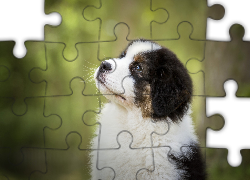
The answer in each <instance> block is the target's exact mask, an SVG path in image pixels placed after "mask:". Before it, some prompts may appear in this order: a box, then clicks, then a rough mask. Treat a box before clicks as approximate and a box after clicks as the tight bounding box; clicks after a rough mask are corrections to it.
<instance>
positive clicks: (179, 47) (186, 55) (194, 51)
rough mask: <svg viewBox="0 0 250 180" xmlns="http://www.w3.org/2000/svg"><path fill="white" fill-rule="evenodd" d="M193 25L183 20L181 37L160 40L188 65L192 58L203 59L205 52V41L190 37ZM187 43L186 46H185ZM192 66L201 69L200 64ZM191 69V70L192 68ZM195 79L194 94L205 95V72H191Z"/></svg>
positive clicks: (160, 42) (180, 28)
mask: <svg viewBox="0 0 250 180" xmlns="http://www.w3.org/2000/svg"><path fill="white" fill-rule="evenodd" d="M192 31H193V26H192V24H190V23H189V22H181V23H180V24H179V25H178V34H179V38H178V39H174V40H167V41H158V43H159V44H161V45H163V46H165V47H167V48H169V49H170V50H171V51H173V52H174V53H175V54H177V57H178V58H179V59H180V61H181V62H182V63H183V64H184V65H186V63H187V62H188V61H189V60H190V59H192V58H197V59H203V58H204V53H205V44H206V42H205V41H201V40H193V39H190V36H191V33H192ZM185 45H186V46H185ZM191 68H192V69H193V68H196V69H201V65H200V64H195V65H192V66H191ZM192 69H191V70H192ZM188 70H189V69H188ZM191 72H192V71H191ZM189 75H190V76H191V78H192V80H193V86H194V88H193V89H194V92H193V95H201V94H202V95H204V93H205V89H204V86H203V85H204V83H205V82H204V74H203V73H200V72H199V73H197V72H196V73H189Z"/></svg>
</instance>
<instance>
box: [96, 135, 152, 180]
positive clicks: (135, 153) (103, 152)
mask: <svg viewBox="0 0 250 180" xmlns="http://www.w3.org/2000/svg"><path fill="white" fill-rule="evenodd" d="M129 139H130V141H129ZM116 140H117V142H116V143H117V144H118V145H119V146H118V148H110V149H100V150H98V151H97V152H94V153H97V156H96V155H95V156H93V157H94V158H95V159H94V161H92V162H98V163H97V165H96V167H97V169H98V170H100V169H103V168H111V169H113V171H114V172H115V174H114V172H112V173H111V172H107V173H103V174H102V176H100V174H99V172H98V171H96V169H95V164H92V170H94V171H93V172H92V178H93V179H98V178H100V177H102V178H103V179H112V178H113V176H114V175H115V177H114V178H115V179H135V178H136V173H137V171H139V170H140V169H143V168H147V169H149V170H150V168H151V167H152V165H153V157H152V150H151V149H150V148H132V147H131V144H132V142H133V136H132V134H131V133H130V132H128V131H121V132H120V133H119V134H117V137H116ZM100 148H101V147H100ZM125 159H126V162H127V163H125V164H124V161H125ZM135 159H136V160H135ZM131 163H133V166H131ZM135 167H136V168H135ZM124 169H125V170H124ZM124 173H125V174H124Z"/></svg>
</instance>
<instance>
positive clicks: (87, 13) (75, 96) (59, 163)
mask: <svg viewBox="0 0 250 180" xmlns="http://www.w3.org/2000/svg"><path fill="white" fill-rule="evenodd" d="M85 8H86V9H85ZM55 11H56V12H59V13H60V14H61V16H62V23H61V25H60V26H58V27H52V26H45V42H31V41H30V42H26V44H25V45H26V48H27V50H28V53H27V55H26V56H25V57H24V58H23V59H16V58H15V57H14V56H13V54H12V50H13V47H14V42H0V49H1V53H0V179H7V178H6V177H8V178H9V179H11V180H12V179H13V180H15V179H28V178H31V179H60V180H64V179H65V180H66V179H72V180H76V179H90V175H89V157H88V154H89V152H90V150H86V149H88V148H89V147H90V140H91V138H92V137H93V136H94V134H93V132H94V129H95V128H99V125H98V124H96V120H95V118H96V115H97V114H98V113H99V112H100V111H101V106H102V104H103V103H105V102H106V100H105V98H103V97H102V96H101V95H100V94H99V93H98V91H97V89H96V87H95V83H94V80H93V73H94V70H95V69H96V68H97V67H98V66H99V65H100V62H101V61H102V60H104V59H107V58H109V57H116V56H118V55H119V54H120V52H121V51H122V50H123V49H124V48H125V47H126V45H127V43H129V41H130V40H133V39H136V38H146V39H152V40H155V41H156V42H158V43H159V44H161V45H163V46H166V47H168V48H169V49H171V50H172V51H174V52H175V53H176V54H177V56H178V57H179V59H180V60H181V61H182V62H183V64H185V65H186V64H187V62H189V60H195V59H196V60H200V61H202V60H204V63H199V61H192V62H195V63H192V64H191V65H190V66H188V65H187V68H188V71H189V72H190V76H191V77H192V79H193V82H194V95H195V96H194V97H193V106H192V107H193V114H192V116H193V119H194V124H195V127H196V130H197V134H198V136H199V139H200V143H201V146H202V147H205V145H206V144H205V133H206V128H207V127H208V126H212V127H215V128H217V129H219V128H220V127H222V126H223V123H224V122H223V119H222V118H221V117H220V116H215V117H213V121H212V122H210V120H209V118H207V117H206V116H205V97H204V95H205V94H217V93H219V92H220V91H221V89H222V88H223V84H222V83H223V78H225V77H237V78H238V79H237V80H238V83H240V84H244V87H243V86H242V87H241V91H240V92H238V93H239V95H241V96H249V92H250V91H248V89H249V79H250V78H244V77H248V76H249V73H248V72H247V71H246V69H245V67H244V66H242V67H240V68H238V66H235V64H238V63H239V59H240V63H241V64H245V63H248V64H249V62H248V56H249V51H248V49H249V44H243V42H242V41H241V39H240V38H241V37H242V34H244V29H243V28H242V27H241V26H235V27H234V28H233V31H234V32H233V33H234V37H235V38H236V40H235V41H234V43H218V42H213V41H202V40H204V39H205V37H206V36H205V35H206V20H207V17H208V13H209V14H210V13H212V14H214V15H216V13H218V14H221V13H223V12H221V11H223V10H221V9H217V10H216V11H215V10H214V11H211V10H210V11H209V10H208V8H207V5H206V1H205V0H204V1H201V0H189V1H185V0H182V1H181V0H178V1H174V0H165V1H162V0H153V1H150V0H146V1H142V0H138V1H134V0H126V1H124V0H123V1H122V0H109V1H107V0H105V1H99V0H83V1H81V0H51V1H48V0H47V1H46V2H45V12H46V13H50V12H55ZM208 11H209V12H208ZM155 21H157V22H155ZM190 37H191V38H192V39H190ZM205 52H206V53H205ZM225 54H227V55H226V56H225ZM190 62H191V61H190ZM228 62H229V63H228ZM224 63H227V70H225V69H224V70H221V68H222V67H223V66H224ZM200 70H203V71H200ZM197 72H198V73H197ZM239 72H240V73H239ZM205 80H206V89H204V85H205ZM209 87H212V88H209ZM213 87H214V88H213ZM198 95H200V96H198ZM202 152H203V153H204V158H206V162H207V166H208V177H209V178H208V179H213V180H214V179H220V180H221V179H227V180H228V179H243V178H244V179H248V178H250V171H249V169H250V168H249V166H250V165H249V162H248V161H249V160H248V159H249V157H250V155H249V152H248V151H247V150H244V151H243V162H242V165H241V166H240V167H237V168H232V167H231V166H230V165H228V163H227V160H226V156H227V150H225V149H219V150H218V149H205V148H203V150H202ZM45 173H46V174H45Z"/></svg>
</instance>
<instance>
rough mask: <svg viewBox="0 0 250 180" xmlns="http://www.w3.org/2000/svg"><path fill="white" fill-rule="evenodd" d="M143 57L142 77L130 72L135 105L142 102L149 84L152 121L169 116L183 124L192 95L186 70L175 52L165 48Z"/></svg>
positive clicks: (190, 81)
mask: <svg viewBox="0 0 250 180" xmlns="http://www.w3.org/2000/svg"><path fill="white" fill-rule="evenodd" d="M143 41H145V40H143ZM141 56H142V57H143V59H145V61H144V62H142V63H139V64H140V65H141V66H142V67H143V72H142V74H141V75H140V76H139V75H138V74H135V73H133V72H132V71H131V70H130V71H131V74H132V76H133V77H134V79H135V81H136V83H135V94H136V99H135V102H136V103H137V102H140V101H141V100H143V96H144V94H143V93H142V92H144V90H145V86H146V84H150V87H151V92H150V96H151V99H152V102H151V103H152V109H153V111H152V114H151V116H152V118H153V119H154V120H156V121H157V120H161V119H166V117H169V118H170V119H171V120H172V121H173V122H178V121H180V120H181V118H182V117H183V115H184V114H185V113H186V112H187V110H188V105H189V103H191V97H192V92H193V85H192V80H191V78H190V76H189V74H188V72H187V70H186V68H185V67H184V66H183V64H182V63H181V62H180V60H179V59H178V58H177V56H176V55H175V54H174V53H173V52H172V51H170V50H169V49H167V48H164V47H162V48H161V49H159V50H152V51H148V52H144V53H142V54H141ZM136 64H138V62H133V63H131V65H130V66H131V67H133V66H135V65H136ZM131 67H130V69H131Z"/></svg>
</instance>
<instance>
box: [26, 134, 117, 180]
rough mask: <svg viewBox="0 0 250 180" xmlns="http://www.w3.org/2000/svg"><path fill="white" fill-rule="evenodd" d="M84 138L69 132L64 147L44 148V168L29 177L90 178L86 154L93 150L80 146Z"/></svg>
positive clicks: (75, 179) (35, 178)
mask: <svg viewBox="0 0 250 180" xmlns="http://www.w3.org/2000/svg"><path fill="white" fill-rule="evenodd" d="M84 139H85V137H82V136H81V135H80V134H79V133H77V132H70V133H69V134H68V135H67V136H66V139H65V140H66V144H67V146H66V148H65V149H46V165H47V167H46V170H45V171H41V172H34V173H32V174H31V178H30V179H31V180H42V179H55V180H57V179H58V180H59V179H60V180H61V179H74V180H78V179H79V180H80V179H90V173H89V157H88V156H89V154H90V153H91V152H92V151H93V150H86V149H84V150H83V149H81V148H80V147H81V146H83V145H82V144H83V143H85V142H84V141H83V140H84ZM105 171H107V170H104V172H105ZM110 171H112V170H110ZM102 172H103V171H101V172H100V173H102Z"/></svg>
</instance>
